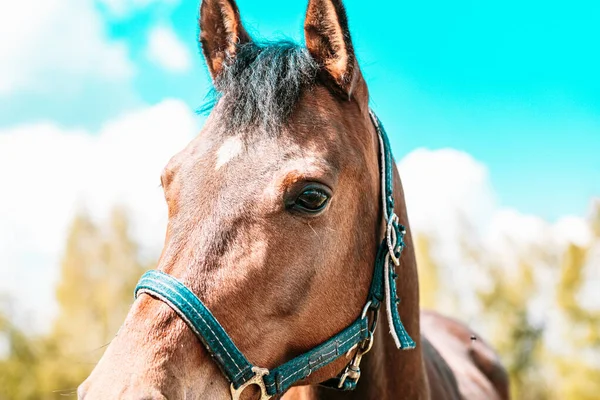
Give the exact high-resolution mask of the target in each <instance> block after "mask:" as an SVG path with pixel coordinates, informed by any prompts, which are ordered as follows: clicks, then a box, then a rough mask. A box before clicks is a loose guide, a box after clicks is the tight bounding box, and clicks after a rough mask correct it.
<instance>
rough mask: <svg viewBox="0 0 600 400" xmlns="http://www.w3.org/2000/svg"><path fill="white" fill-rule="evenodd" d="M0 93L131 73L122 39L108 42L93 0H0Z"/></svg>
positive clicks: (41, 89) (42, 89) (43, 89)
mask: <svg viewBox="0 0 600 400" xmlns="http://www.w3.org/2000/svg"><path fill="white" fill-rule="evenodd" d="M0 37H2V40H0V59H1V60H2V62H1V63H0V95H1V94H4V95H6V94H10V93H14V92H17V91H19V90H23V89H25V90H27V91H31V92H50V91H57V93H58V92H59V91H64V90H75V89H76V88H77V87H78V83H79V82H80V80H81V79H84V78H89V77H93V78H99V79H104V80H122V79H125V78H127V77H129V76H130V75H131V74H132V69H133V67H132V65H131V63H130V61H129V59H128V55H127V49H126V47H125V45H124V44H123V43H118V42H111V41H110V40H109V39H108V38H107V36H106V33H105V32H104V27H103V22H102V18H101V16H100V15H99V13H98V12H97V10H96V9H95V6H94V3H93V1H92V0H44V1H36V0H22V1H3V2H0Z"/></svg>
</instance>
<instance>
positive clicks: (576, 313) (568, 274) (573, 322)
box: [554, 214, 600, 400]
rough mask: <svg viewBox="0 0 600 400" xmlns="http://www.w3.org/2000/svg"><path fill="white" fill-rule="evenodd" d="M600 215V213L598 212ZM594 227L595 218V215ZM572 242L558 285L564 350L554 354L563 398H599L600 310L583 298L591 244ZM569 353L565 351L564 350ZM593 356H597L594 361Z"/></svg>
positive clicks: (566, 253)
mask: <svg viewBox="0 0 600 400" xmlns="http://www.w3.org/2000/svg"><path fill="white" fill-rule="evenodd" d="M596 215H599V214H596ZM591 222H592V228H594V226H593V224H594V223H595V222H597V221H595V220H594V219H593V218H592V221H591ZM592 246H593V243H592V245H591V246H590V247H587V248H586V247H580V246H577V245H574V244H570V245H569V246H568V247H567V250H566V251H565V254H564V257H563V261H562V265H561V275H560V280H559V283H558V287H557V291H556V292H557V293H556V296H557V305H558V307H559V309H560V310H561V311H562V317H563V318H564V320H565V325H564V326H565V327H566V329H565V332H562V334H563V338H562V340H563V343H564V345H563V347H564V348H563V353H562V354H560V355H556V356H555V357H554V364H555V365H554V366H555V373H556V375H557V376H560V377H561V380H560V382H561V384H560V385H559V386H558V388H557V389H558V390H557V391H558V393H559V396H558V397H559V398H561V399H567V400H570V399H573V400H575V399H577V400H579V399H597V398H598V397H599V395H600V310H590V309H588V308H586V307H584V306H583V305H582V304H581V301H580V297H579V296H580V293H581V288H582V286H583V283H584V280H585V278H586V277H585V275H586V268H587V267H591V266H589V265H588V263H587V261H588V257H587V255H588V253H589V251H590V250H591V247H592ZM565 352H566V353H567V354H564V353H565ZM590 360H595V362H592V361H590Z"/></svg>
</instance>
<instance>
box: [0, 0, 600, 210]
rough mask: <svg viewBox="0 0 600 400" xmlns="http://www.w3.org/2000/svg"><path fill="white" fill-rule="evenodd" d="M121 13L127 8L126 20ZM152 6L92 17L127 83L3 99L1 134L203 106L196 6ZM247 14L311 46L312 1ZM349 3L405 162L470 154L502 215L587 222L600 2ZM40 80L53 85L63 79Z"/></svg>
mask: <svg viewBox="0 0 600 400" xmlns="http://www.w3.org/2000/svg"><path fill="white" fill-rule="evenodd" d="M117 3H123V4H125V3H127V4H128V5H129V6H128V8H127V10H125V11H121V12H116V11H115V10H114V9H112V8H111V7H113V6H114V4H117ZM141 3H144V2H139V1H137V2H136V1H132V0H112V1H111V0H102V1H99V2H95V3H94V5H93V7H94V10H95V11H96V12H97V13H98V15H100V16H101V18H100V22H99V23H100V24H101V27H100V29H101V30H102V31H103V32H104V34H105V35H106V38H107V40H109V41H113V42H115V43H117V42H119V43H121V44H123V47H124V49H125V51H126V54H127V58H128V59H129V62H130V64H131V72H130V74H129V78H128V79H122V80H116V81H115V80H110V79H104V78H98V79H96V78H81V79H75V78H74V79H72V80H68V81H60V82H61V84H60V85H58V86H54V87H53V86H49V87H50V89H44V88H41V89H40V88H39V87H37V88H36V87H34V88H23V89H22V90H19V91H13V92H11V93H8V94H6V93H4V94H0V104H2V106H1V107H0V129H5V128H9V127H13V126H18V125H23V124H28V123H33V122H39V121H52V122H53V123H54V124H57V125H59V126H61V127H64V128H65V129H85V130H88V131H90V132H95V131H96V132H97V131H98V129H99V128H100V127H101V126H102V125H103V124H105V123H106V121H109V120H111V119H113V118H116V117H118V116H120V115H122V114H124V113H126V112H129V111H131V110H133V109H136V108H139V107H141V106H143V105H148V104H156V103H158V102H160V101H161V100H163V99H165V98H178V99H182V100H183V101H184V102H185V103H186V104H188V106H189V107H191V108H193V109H196V108H198V107H199V106H200V105H201V104H202V103H203V99H204V95H205V94H206V92H207V90H208V88H209V85H210V82H209V78H208V75H207V73H206V70H205V67H204V64H203V60H202V59H201V57H200V55H199V52H198V47H197V43H196V34H197V20H196V17H197V9H198V2H197V1H184V0H181V1H176V0H170V1H169V0H165V1H157V0H151V1H149V2H148V4H150V5H149V6H147V7H142V6H139V4H141ZM238 4H239V7H240V9H241V13H242V18H243V20H244V21H245V23H246V26H247V28H248V30H249V31H250V32H251V33H252V34H253V35H254V36H255V37H264V38H268V39H276V38H283V37H288V38H293V39H295V40H297V41H300V40H302V22H303V17H304V10H305V7H306V1H274V0H262V1H260V2H259V1H251V0H239V1H238ZM345 4H346V8H347V11H348V14H349V19H350V27H351V30H352V34H353V39H354V43H355V48H356V51H357V54H358V57H359V60H360V63H361V67H362V69H363V73H364V75H365V76H366V78H367V82H368V84H369V87H370V90H371V96H372V103H373V107H374V108H375V110H376V111H377V112H378V114H379V116H380V118H381V119H382V120H383V122H384V124H385V125H386V128H387V130H388V132H389V134H390V136H391V138H392V145H393V148H394V152H395V155H396V158H397V159H400V158H402V157H403V156H404V155H406V154H408V153H409V152H411V151H412V150H414V149H416V148H419V147H427V148H431V149H439V148H445V147H451V148H455V149H458V150H462V151H465V152H468V153H469V154H471V155H472V156H473V157H474V158H476V159H477V160H479V161H481V162H482V163H484V164H485V165H486V166H487V167H488V169H489V171H490V176H491V181H492V184H493V187H494V189H495V191H496V193H497V196H498V199H499V202H500V204H501V205H503V206H508V207H513V208H516V209H517V210H519V211H521V212H524V213H531V214H536V215H539V216H541V217H543V218H545V219H548V220H555V219H557V218H558V217H559V216H562V215H565V214H577V215H584V214H585V213H586V211H587V207H588V205H589V201H590V198H592V197H593V196H600V74H599V72H598V71H600V52H598V43H599V42H600V23H598V21H600V2H596V1H581V0H572V1H568V2H567V1H514V0H505V1H502V2H499V1H486V2H484V1H475V0H472V1H466V0H455V1H452V2H448V1H421V2H414V1H411V2H408V1H379V2H365V1H358V0H347V1H345ZM375 4H376V5H377V6H376V7H375ZM156 25H162V26H166V27H168V28H171V29H172V30H173V32H174V33H175V35H176V37H177V39H178V40H179V41H180V42H181V43H182V44H183V45H184V46H185V48H186V49H187V51H188V52H189V53H190V54H191V58H190V60H191V65H190V66H189V68H183V69H181V70H179V71H177V72H174V71H173V70H169V69H165V68H163V67H161V66H160V65H158V64H157V63H155V62H152V60H150V59H149V57H148V54H147V51H146V48H147V44H148V35H149V32H150V31H151V30H152V29H153V28H154V27H155V26H156ZM40 45H44V46H46V47H47V49H49V50H52V46H53V45H54V43H47V44H40ZM43 78H44V79H46V80H53V79H54V75H52V70H51V71H50V72H48V71H46V72H45V74H44V75H43ZM57 82H58V81H57ZM201 119H202V117H198V120H199V122H201Z"/></svg>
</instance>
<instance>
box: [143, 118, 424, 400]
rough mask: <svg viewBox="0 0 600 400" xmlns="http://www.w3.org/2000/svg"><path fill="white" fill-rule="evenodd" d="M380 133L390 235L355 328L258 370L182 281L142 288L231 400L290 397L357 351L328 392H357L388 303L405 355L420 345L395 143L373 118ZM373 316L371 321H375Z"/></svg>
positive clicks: (163, 277)
mask: <svg viewBox="0 0 600 400" xmlns="http://www.w3.org/2000/svg"><path fill="white" fill-rule="evenodd" d="M371 120H372V121H373V124H374V125H375V128H376V130H377V134H378V138H379V144H380V156H381V162H380V167H381V192H382V193H381V198H382V209H383V217H384V221H385V223H386V234H385V238H384V239H383V240H382V242H381V244H380V245H379V249H378V251H377V257H376V260H375V267H374V271H373V279H372V282H371V287H370V289H369V296H368V298H367V301H366V303H365V306H364V308H363V311H362V313H361V315H360V317H359V318H358V319H357V320H356V321H354V322H353V323H352V324H350V326H348V327H347V328H345V329H344V330H342V331H341V332H339V333H338V334H336V335H335V336H333V337H331V338H329V339H328V340H326V341H325V342H323V343H322V344H320V345H318V346H316V347H315V348H313V349H312V350H309V351H308V352H306V353H304V354H301V355H299V356H297V357H296V358H294V359H292V360H290V361H288V362H286V363H284V364H282V365H280V366H278V367H276V368H273V369H271V370H268V369H265V368H259V367H256V366H254V365H252V364H251V363H250V362H249V361H248V360H247V359H246V357H245V356H244V354H243V353H242V352H241V351H240V350H239V349H238V348H237V346H236V345H235V344H234V343H233V341H232V340H231V338H230V337H229V335H228V334H227V332H226V331H225V329H223V327H222V326H221V324H220V323H219V321H217V319H216V318H215V317H214V316H213V315H212V313H211V312H210V310H209V309H208V308H207V307H206V306H205V305H204V304H203V303H202V301H200V299H199V298H198V297H197V296H196V295H195V294H194V293H193V292H192V291H191V290H189V289H188V288H187V287H186V286H185V285H184V284H183V283H181V282H180V281H178V280H177V279H176V278H174V277H172V276H170V275H168V274H166V273H164V272H161V271H157V270H153V271H148V272H146V273H145V274H144V275H143V276H142V278H141V279H140V281H139V282H138V284H137V287H136V289H135V297H136V298H137V297H138V296H139V295H140V294H141V293H146V294H149V295H150V296H152V297H155V298H157V299H159V300H161V301H163V302H164V303H166V304H167V305H169V307H171V308H172V309H173V310H174V311H175V312H176V313H177V314H178V315H179V317H181V318H182V319H183V320H184V321H185V322H186V324H187V325H188V326H189V327H190V329H191V330H192V331H193V332H194V334H195V335H196V336H197V337H198V339H200V341H201V342H202V344H203V345H204V346H205V347H206V349H207V350H208V352H209V353H210V355H211V356H212V357H213V359H214V360H215V362H216V363H217V365H218V366H219V368H220V369H221V371H222V372H223V374H224V375H225V376H226V377H227V379H228V380H229V382H231V396H232V399H233V400H237V399H238V398H239V396H240V394H241V392H242V391H243V390H244V389H245V388H246V387H247V386H249V385H258V386H259V387H260V389H261V400H266V399H270V398H271V397H272V396H274V395H277V394H282V393H284V392H285V391H286V390H287V389H289V388H290V387H291V386H292V385H293V384H294V383H296V382H298V381H301V380H303V379H306V378H307V377H308V376H309V375H310V374H312V373H313V372H314V371H316V370H318V369H320V368H322V367H324V366H326V365H328V364H330V363H331V362H333V361H335V360H337V359H338V358H340V357H342V356H345V355H346V354H348V353H349V352H350V351H351V350H353V349H354V348H356V353H355V354H354V356H353V358H352V360H351V361H350V363H349V364H348V365H347V367H346V368H345V370H344V371H342V373H340V375H338V376H337V377H336V378H334V379H331V380H329V381H326V382H324V383H323V384H324V385H326V386H331V387H336V388H338V389H342V390H352V389H354V388H355V387H356V384H357V382H358V379H359V378H360V368H359V365H360V360H361V358H362V356H363V355H364V354H366V353H367V352H368V351H369V350H370V349H371V346H372V345H373V333H374V332H375V329H376V327H377V319H378V315H379V309H380V307H381V304H382V303H385V308H386V314H387V317H388V321H389V324H390V334H391V335H392V338H393V339H394V342H395V343H396V346H397V347H398V348H399V349H412V348H414V347H415V342H414V341H413V340H412V339H411V338H410V336H409V335H408V333H407V332H406V329H405V328H404V326H403V325H402V322H401V320H400V315H399V313H398V307H397V304H398V302H399V298H398V296H397V294H396V278H397V277H398V274H397V272H396V268H397V267H399V265H400V255H401V252H402V249H403V248H404V235H405V234H406V231H405V229H404V227H403V226H402V225H400V224H399V221H398V217H397V216H396V214H395V213H394V197H393V192H394V190H393V173H392V172H393V170H392V168H393V165H394V163H393V159H392V154H391V150H390V145H389V141H388V138H387V135H386V133H385V130H384V129H383V126H382V125H381V122H380V121H379V119H378V118H377V116H375V114H374V113H373V112H371ZM369 314H370V315H371V318H369Z"/></svg>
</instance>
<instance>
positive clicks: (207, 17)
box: [199, 0, 251, 79]
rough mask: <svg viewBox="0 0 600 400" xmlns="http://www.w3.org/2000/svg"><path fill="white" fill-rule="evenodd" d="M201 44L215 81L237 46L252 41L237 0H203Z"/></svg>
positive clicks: (201, 8) (232, 56) (201, 7)
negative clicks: (244, 24) (243, 22)
mask: <svg viewBox="0 0 600 400" xmlns="http://www.w3.org/2000/svg"><path fill="white" fill-rule="evenodd" d="M199 22H200V43H201V45H202V52H203V53H204V57H205V58H206V64H207V65H208V70H209V71H210V74H211V76H212V78H213V79H216V78H217V76H219V74H220V73H221V72H222V71H223V67H224V66H225V63H227V62H230V61H231V60H232V59H233V58H234V57H235V54H236V51H237V46H238V45H240V44H244V43H248V42H250V41H251V39H250V35H248V33H247V32H246V30H245V29H244V26H243V25H242V21H241V19H240V11H239V10H238V7H237V5H236V4H235V0H202V5H201V6H200V21H199Z"/></svg>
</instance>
